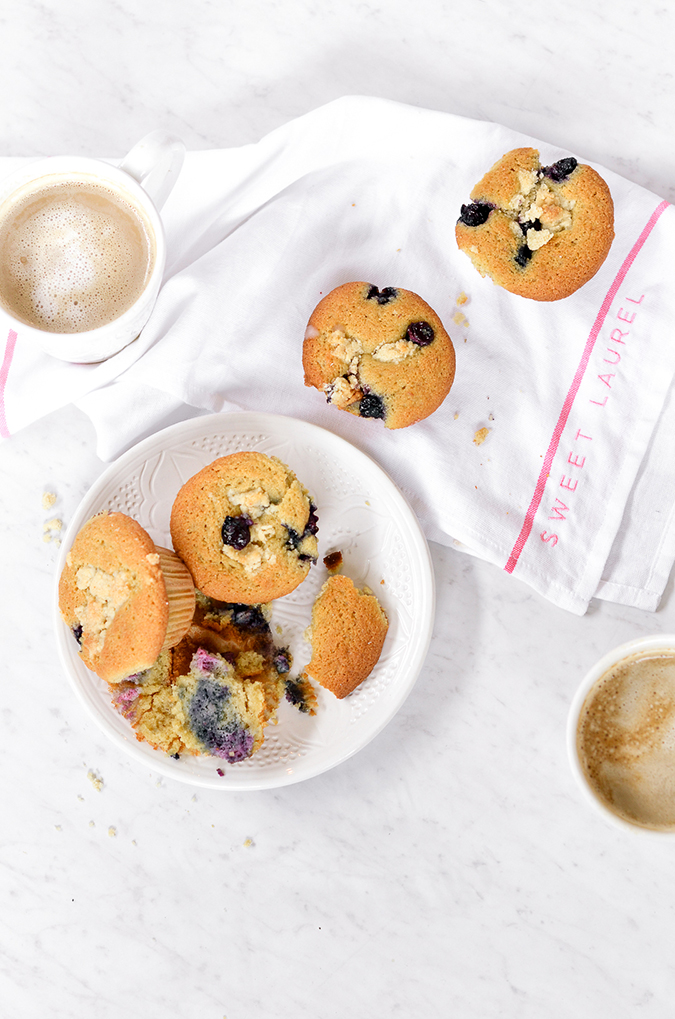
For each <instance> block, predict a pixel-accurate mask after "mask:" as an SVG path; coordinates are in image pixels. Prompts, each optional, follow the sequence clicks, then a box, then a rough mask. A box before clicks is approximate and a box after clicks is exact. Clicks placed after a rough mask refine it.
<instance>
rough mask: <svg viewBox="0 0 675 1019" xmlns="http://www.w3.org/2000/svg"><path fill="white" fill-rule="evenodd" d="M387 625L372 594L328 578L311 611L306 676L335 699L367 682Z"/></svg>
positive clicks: (339, 578) (337, 578)
mask: <svg viewBox="0 0 675 1019" xmlns="http://www.w3.org/2000/svg"><path fill="white" fill-rule="evenodd" d="M388 628H389V622H388V620H387V617H386V615H385V613H384V611H383V609H382V607H381V606H380V603H379V602H378V600H377V598H376V597H375V595H374V594H370V593H369V592H367V591H366V590H359V589H358V588H356V587H355V586H354V584H353V582H352V581H351V580H350V579H349V577H345V576H343V575H341V574H338V575H336V576H332V577H329V578H328V580H327V581H326V583H325V584H324V585H323V587H322V588H321V591H320V593H319V596H318V598H317V599H316V601H315V602H314V606H313V608H312V622H311V625H310V626H309V627H308V630H307V634H306V636H307V639H308V640H309V641H310V643H311V645H312V658H311V660H310V662H309V665H308V666H307V670H306V671H307V673H308V675H309V676H311V678H312V679H315V680H316V681H317V682H318V683H320V684H321V686H323V687H325V689H326V690H330V692H331V693H333V694H335V696H336V697H338V698H340V699H341V698H343V697H346V696H347V695H348V694H350V693H351V692H352V691H353V690H355V689H356V687H357V686H359V684H360V683H362V682H363V681H364V679H367V677H368V676H369V675H370V674H371V672H372V671H373V669H374V668H375V665H376V664H377V662H378V661H379V658H380V655H381V653H382V647H383V645H384V640H385V637H386V636H387V630H388Z"/></svg>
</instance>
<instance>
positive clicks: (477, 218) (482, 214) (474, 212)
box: [459, 202, 494, 226]
mask: <svg viewBox="0 0 675 1019" xmlns="http://www.w3.org/2000/svg"><path fill="white" fill-rule="evenodd" d="M493 208H494V205H489V204H488V203H487V202H472V203H471V205H463V206H462V209H461V212H460V214H459V222H460V223H464V226H482V225H483V223H487V218H488V216H489V215H490V213H491V212H492V210H493Z"/></svg>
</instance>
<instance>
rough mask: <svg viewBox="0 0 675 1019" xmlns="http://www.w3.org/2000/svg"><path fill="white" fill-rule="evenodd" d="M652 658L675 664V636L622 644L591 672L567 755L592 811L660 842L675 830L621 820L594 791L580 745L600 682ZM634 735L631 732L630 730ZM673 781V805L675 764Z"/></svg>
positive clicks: (576, 707)
mask: <svg viewBox="0 0 675 1019" xmlns="http://www.w3.org/2000/svg"><path fill="white" fill-rule="evenodd" d="M650 656H663V658H665V659H671V660H673V661H675V635H672V634H658V635H653V636H648V637H639V638H636V639H635V640H631V641H629V642H628V643H626V644H621V645H620V646H619V647H616V648H614V649H613V650H612V651H609V652H608V653H607V654H606V655H604V656H603V657H602V658H601V659H600V660H599V661H598V662H596V663H595V665H594V666H593V667H592V668H591V669H589V671H588V672H587V673H586V676H585V677H584V679H583V681H582V683H581V685H580V686H579V689H578V690H577V692H576V694H575V696H574V699H573V701H572V705H571V707H570V712H569V716H568V721H567V753H568V758H569V762H570V766H571V768H572V773H573V775H574V777H575V779H576V781H577V783H578V786H579V789H580V790H581V793H582V795H583V797H584V799H585V800H586V802H587V803H588V804H589V805H590V806H591V807H592V809H593V810H595V811H596V813H599V815H600V816H601V817H603V818H604V820H605V821H608V822H609V823H610V824H611V825H613V826H614V827H615V828H620V829H621V830H622V831H624V832H627V831H630V832H634V833H639V834H641V835H644V836H645V837H652V838H658V839H664V838H670V839H673V838H675V827H671V828H658V827H651V826H650V825H649V824H647V823H640V822H639V821H637V820H635V821H633V820H629V819H628V817H626V816H621V814H620V813H618V812H616V811H615V810H614V809H612V806H611V805H610V804H609V803H608V802H607V801H606V800H605V798H604V797H603V796H602V795H601V794H600V793H599V792H598V790H597V789H596V788H594V786H593V783H592V782H591V780H590V779H589V775H588V773H587V769H586V767H585V766H584V762H583V760H582V759H581V755H580V751H579V744H578V731H579V723H580V720H581V717H582V713H583V711H584V707H585V706H586V702H587V700H588V698H589V696H590V695H591V693H592V692H593V691H594V690H595V689H596V687H598V688H599V686H600V680H602V679H603V677H606V675H607V674H608V673H610V671H611V670H613V669H614V667H615V666H622V668H623V667H625V665H626V663H630V662H632V661H634V660H635V659H636V658H637V659H641V658H645V657H650ZM659 724H660V723H659V721H658V720H657V724H656V726H655V731H656V732H657V734H658V727H659ZM670 729H672V723H671V724H670V726H669V730H670ZM628 731H630V730H628ZM673 756H674V758H675V755H673ZM671 775H672V780H671V779H670V778H669V780H668V783H667V786H666V788H667V789H668V790H669V793H670V798H669V799H668V800H667V802H668V803H669V804H670V805H671V813H672V803H673V801H674V800H675V795H673V790H674V789H675V764H674V767H673V770H672V772H671ZM654 788H655V789H656V795H662V789H663V788H664V786H662V785H660V784H656V783H655V784H654Z"/></svg>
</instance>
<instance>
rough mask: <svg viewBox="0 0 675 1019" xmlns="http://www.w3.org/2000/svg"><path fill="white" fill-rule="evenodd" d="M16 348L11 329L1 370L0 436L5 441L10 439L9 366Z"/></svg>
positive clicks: (14, 335) (14, 336)
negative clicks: (7, 393)
mask: <svg viewBox="0 0 675 1019" xmlns="http://www.w3.org/2000/svg"><path fill="white" fill-rule="evenodd" d="M15 346H16V333H15V332H14V330H13V329H10V330H9V335H8V336H7V344H6V346H5V356H4V358H3V361H2V368H0V435H1V436H2V438H3V439H8V438H9V437H10V431H9V428H8V427H7V417H6V415H5V387H6V386H7V376H8V375H9V366H10V365H11V363H12V358H13V357H14V347H15Z"/></svg>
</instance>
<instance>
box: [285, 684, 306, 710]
mask: <svg viewBox="0 0 675 1019" xmlns="http://www.w3.org/2000/svg"><path fill="white" fill-rule="evenodd" d="M285 695H286V700H287V701H288V702H289V704H292V705H293V707H294V708H298V710H299V711H302V712H304V713H305V714H309V713H310V707H309V705H308V703H307V699H306V689H305V686H304V685H303V683H302V682H296V681H295V680H293V679H287V680H286V690H285Z"/></svg>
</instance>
